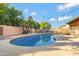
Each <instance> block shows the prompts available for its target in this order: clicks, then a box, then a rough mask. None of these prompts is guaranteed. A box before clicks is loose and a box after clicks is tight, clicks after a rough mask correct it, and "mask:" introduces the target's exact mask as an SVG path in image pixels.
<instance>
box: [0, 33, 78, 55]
mask: <svg viewBox="0 0 79 59" xmlns="http://www.w3.org/2000/svg"><path fill="white" fill-rule="evenodd" d="M29 35H32V34H28V35H18V36H11V37H7V38H6V39H5V40H1V41H0V56H33V55H34V56H77V55H79V40H78V39H79V38H77V39H76V40H75V38H71V37H69V36H66V35H56V36H55V38H56V39H57V41H56V44H55V45H52V46H41V47H23V46H16V45H12V44H10V43H9V41H10V40H12V39H13V38H17V37H21V36H29Z"/></svg>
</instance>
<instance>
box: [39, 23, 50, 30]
mask: <svg viewBox="0 0 79 59" xmlns="http://www.w3.org/2000/svg"><path fill="white" fill-rule="evenodd" d="M40 28H42V29H50V28H51V24H50V23H48V22H40Z"/></svg>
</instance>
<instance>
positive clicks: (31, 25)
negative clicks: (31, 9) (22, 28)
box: [26, 16, 40, 29]
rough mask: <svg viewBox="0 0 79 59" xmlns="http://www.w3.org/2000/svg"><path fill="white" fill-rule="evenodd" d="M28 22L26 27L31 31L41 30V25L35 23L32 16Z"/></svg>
mask: <svg viewBox="0 0 79 59" xmlns="http://www.w3.org/2000/svg"><path fill="white" fill-rule="evenodd" d="M26 22H27V23H26V27H27V28H29V29H32V28H33V29H39V28H40V25H39V23H37V22H36V21H34V20H33V19H32V17H31V16H29V17H28V20H27V21H26Z"/></svg>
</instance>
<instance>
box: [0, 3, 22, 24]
mask: <svg viewBox="0 0 79 59" xmlns="http://www.w3.org/2000/svg"><path fill="white" fill-rule="evenodd" d="M22 20H23V18H22V12H21V11H19V10H17V9H15V7H12V6H11V7H9V4H4V3H0V25H11V26H20V23H21V21H22Z"/></svg>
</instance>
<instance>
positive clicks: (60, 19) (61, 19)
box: [50, 16, 72, 21]
mask: <svg viewBox="0 0 79 59" xmlns="http://www.w3.org/2000/svg"><path fill="white" fill-rule="evenodd" d="M71 17H72V16H63V17H58V21H63V20H66V19H70V18H71ZM50 21H57V18H51V19H50Z"/></svg>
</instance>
